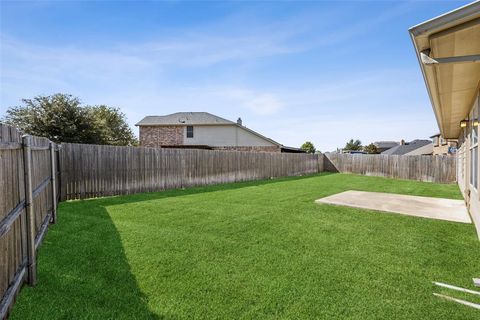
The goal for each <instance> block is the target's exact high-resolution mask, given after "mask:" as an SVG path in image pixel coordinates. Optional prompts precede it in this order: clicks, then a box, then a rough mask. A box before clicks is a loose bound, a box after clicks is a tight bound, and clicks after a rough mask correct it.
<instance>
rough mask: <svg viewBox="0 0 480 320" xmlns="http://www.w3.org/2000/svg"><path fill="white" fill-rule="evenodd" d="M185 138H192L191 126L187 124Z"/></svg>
mask: <svg viewBox="0 0 480 320" xmlns="http://www.w3.org/2000/svg"><path fill="white" fill-rule="evenodd" d="M187 138H193V126H187Z"/></svg>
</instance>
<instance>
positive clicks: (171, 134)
mask: <svg viewBox="0 0 480 320" xmlns="http://www.w3.org/2000/svg"><path fill="white" fill-rule="evenodd" d="M183 132H184V129H183V127H182V126H140V146H142V147H161V146H162V145H163V146H164V145H168V146H172V145H183Z"/></svg>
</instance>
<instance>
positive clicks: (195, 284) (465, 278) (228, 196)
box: [11, 174, 480, 320]
mask: <svg viewBox="0 0 480 320" xmlns="http://www.w3.org/2000/svg"><path fill="white" fill-rule="evenodd" d="M345 190H366V191H380V192H393V193H402V194H412V195H421V196H434V197H446V198H455V199H460V198H461V196H460V193H459V191H458V188H457V187H456V186H455V185H439V184H432V183H421V182H413V181H402V180H392V179H384V178H377V177H363V176H355V175H342V174H324V175H317V176H309V177H303V178H290V179H278V180H270V181H260V182H251V183H238V184H228V185H221V186H214V187H205V188H192V189H187V190H174V191H167V192H159V193H149V194H137V195H131V196H122V197H111V198H103V199H95V200H85V201H71V202H66V203H62V204H61V205H60V208H59V217H58V224H56V225H54V226H52V227H51V228H50V230H49V232H48V234H47V236H46V239H45V242H44V244H43V246H42V248H41V250H40V254H39V261H38V263H39V282H38V285H37V286H36V287H35V288H30V287H24V289H23V290H22V292H21V294H20V295H19V298H18V301H17V303H16V305H15V307H14V309H13V312H12V315H11V319H49V320H50V319H148V318H152V319H162V318H165V319H184V318H191V319H193V318H196V319H232V318H244V319H266V318H267V319H268V318H270V319H278V318H285V319H287V318H288V319H307V318H316V319H319V318H321V319H449V320H450V319H479V317H480V312H479V311H478V310H474V309H471V308H468V307H465V306H461V305H457V304H455V303H452V302H446V301H443V300H440V299H439V298H437V297H434V296H433V295H432V293H433V292H440V293H448V294H453V295H455V296H457V297H463V298H469V299H470V300H471V301H473V302H477V303H480V299H478V298H477V299H476V300H475V299H472V298H471V297H469V296H462V295H456V294H455V293H454V292H449V291H446V290H439V289H437V288H435V287H434V286H433V285H432V283H431V281H432V280H437V281H442V282H447V283H451V284H456V285H460V286H464V287H468V288H473V286H472V281H471V278H472V276H480V241H478V238H477V236H476V234H475V230H474V227H473V225H466V224H460V223H452V222H444V221H437V220H428V219H422V218H414V217H407V216H400V215H394V214H387V213H379V212H373V211H367V210H361V209H353V208H345V207H335V206H329V205H320V204H315V203H314V200H315V199H317V198H320V197H323V196H327V195H330V194H334V193H337V192H341V191H345Z"/></svg>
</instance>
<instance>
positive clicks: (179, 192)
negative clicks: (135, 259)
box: [67, 172, 336, 206]
mask: <svg viewBox="0 0 480 320" xmlns="http://www.w3.org/2000/svg"><path fill="white" fill-rule="evenodd" d="M332 174H336V173H332V172H322V173H320V174H312V175H305V176H295V177H285V178H274V179H265V180H255V181H245V182H230V183H224V184H216V185H210V186H196V187H188V188H182V189H168V190H162V191H154V192H145V193H135V194H127V195H119V196H108V197H102V198H91V199H86V200H72V201H69V202H67V203H68V204H73V203H81V202H91V201H95V205H97V206H111V205H117V204H124V203H134V202H141V201H150V200H157V199H164V198H172V197H182V196H187V195H193V194H199V193H209V192H218V191H228V190H236V189H241V188H247V187H255V186H263V185H267V184H275V183H281V182H285V181H297V180H304V179H309V178H313V177H319V176H329V175H332Z"/></svg>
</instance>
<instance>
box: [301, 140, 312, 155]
mask: <svg viewBox="0 0 480 320" xmlns="http://www.w3.org/2000/svg"><path fill="white" fill-rule="evenodd" d="M300 149H302V150H304V151H305V152H307V153H315V146H314V145H313V143H311V142H310V141H305V142H304V143H303V144H302V146H301V147H300Z"/></svg>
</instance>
